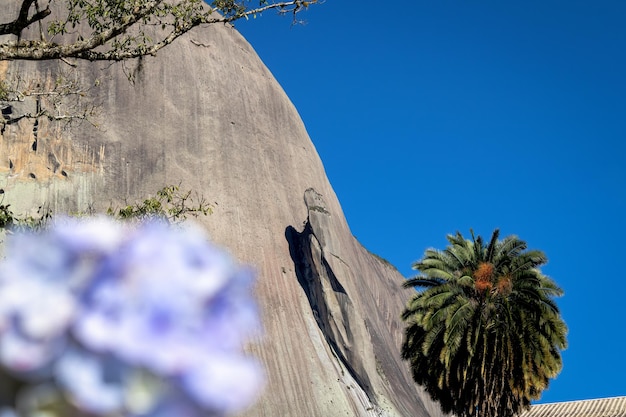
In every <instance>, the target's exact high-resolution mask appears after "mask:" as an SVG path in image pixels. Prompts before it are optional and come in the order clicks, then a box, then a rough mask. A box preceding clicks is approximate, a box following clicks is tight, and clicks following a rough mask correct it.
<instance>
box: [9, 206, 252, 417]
mask: <svg viewBox="0 0 626 417" xmlns="http://www.w3.org/2000/svg"><path fill="white" fill-rule="evenodd" d="M0 271H2V272H0V362H1V363H2V364H3V365H4V366H6V367H8V368H9V369H11V370H12V371H14V372H16V371H17V372H20V371H32V370H37V369H38V368H52V372H53V374H54V377H55V378H56V381H58V382H59V383H60V385H61V386H62V388H63V389H64V390H65V392H67V394H68V398H69V399H70V401H71V402H72V403H74V404H75V405H76V406H77V407H79V408H80V409H83V410H85V411H88V412H89V413H92V414H96V415H105V414H110V413H124V414H125V415H151V414H154V413H156V414H155V415H161V414H162V413H163V412H164V410H170V411H171V410H174V409H176V410H180V411H181V412H183V411H182V410H185V412H184V413H183V414H185V415H189V416H194V415H196V413H197V412H200V414H202V413H201V411H202V410H205V412H206V411H208V412H211V413H213V414H214V415H223V414H226V413H230V412H233V411H238V410H241V409H243V408H245V407H246V406H248V405H249V404H250V403H251V402H252V401H253V400H254V398H255V396H256V395H257V393H258V391H259V389H260V387H261V385H262V379H263V378H262V372H261V370H260V367H259V366H258V364H257V363H256V362H254V361H252V360H251V359H249V358H247V357H245V356H244V355H243V354H242V349H243V346H244V344H245V343H246V342H247V341H248V340H249V338H250V337H252V336H254V335H255V334H258V332H259V328H260V323H259V319H258V313H257V310H256V304H255V302H254V300H253V299H252V296H251V285H252V282H253V274H252V273H251V271H250V270H249V269H247V268H242V267H240V266H239V265H237V264H236V263H234V262H233V261H232V260H231V258H230V257H229V256H228V255H227V254H226V253H225V252H223V251H222V250H220V249H218V248H216V247H215V246H213V245H212V244H210V243H209V242H208V240H207V239H206V237H205V236H204V235H203V234H202V233H200V232H199V230H198V229H192V228H185V229H182V228H174V227H170V226H168V225H165V224H162V223H156V222H153V223H147V224H144V225H141V226H139V227H136V228H130V227H129V226H123V225H121V224H119V223H116V222H113V221H111V220H108V219H104V218H98V219H96V220H90V221H86V220H72V219H64V220H63V221H61V222H57V223H56V224H54V225H53V226H52V228H51V229H50V230H48V231H46V232H45V233H43V234H39V235H34V234H30V235H22V236H18V237H16V239H15V240H14V241H13V243H12V244H11V245H10V251H9V253H8V258H7V261H6V262H5V265H4V266H3V267H2V269H0ZM138 375H144V376H145V375H149V377H147V378H145V377H141V378H138ZM157 380H158V381H159V382H158V383H156V382H155V381H157ZM138 381H141V382H138ZM146 381H148V382H149V383H148V382H146ZM164 401H165V402H164ZM166 402H167V403H166ZM198 415H199V414H198Z"/></svg>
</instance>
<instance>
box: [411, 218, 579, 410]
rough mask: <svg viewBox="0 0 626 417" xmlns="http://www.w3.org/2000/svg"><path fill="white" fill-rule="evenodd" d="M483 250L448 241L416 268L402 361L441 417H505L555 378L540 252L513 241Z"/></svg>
mask: <svg viewBox="0 0 626 417" xmlns="http://www.w3.org/2000/svg"><path fill="white" fill-rule="evenodd" d="M498 237H499V231H498V230H495V231H494V232H493V235H492V236H491V240H490V241H489V242H485V241H483V239H482V238H481V237H480V236H474V233H473V232H472V239H471V240H470V239H465V238H464V237H463V236H462V235H461V234H460V233H458V232H457V234H456V235H449V236H448V241H449V242H450V245H449V246H448V247H447V248H446V249H445V250H443V251H439V250H436V249H428V250H427V251H426V252H425V254H424V257H423V258H422V259H421V260H420V261H418V262H416V263H415V264H414V266H413V267H414V269H417V270H418V271H420V272H421V274H420V275H418V276H416V277H414V278H411V279H409V280H408V281H407V282H406V283H405V286H406V287H420V288H421V289H422V290H421V291H419V292H418V293H417V294H415V296H414V297H413V298H412V300H411V301H410V302H409V303H408V306H407V308H406V309H405V311H404V313H403V314H402V318H403V319H404V320H405V322H406V323H407V327H406V330H405V336H406V337H405V341H404V344H403V346H402V357H403V359H405V360H407V361H409V363H410V365H411V370H412V373H413V378H414V379H415V381H416V382H417V383H418V384H420V385H422V386H424V388H425V389H426V391H427V392H428V393H429V394H430V396H431V398H432V399H433V400H435V401H438V402H439V403H440V405H441V408H442V410H443V411H444V412H446V413H453V414H455V415H457V416H458V417H479V416H480V417H495V416H513V415H515V414H518V413H520V412H521V411H523V410H524V409H527V408H528V407H529V406H530V401H531V400H534V399H538V398H539V397H540V396H541V392H542V391H543V390H544V389H546V388H547V386H548V382H549V380H550V379H551V378H554V377H556V375H557V374H558V373H559V372H560V370H561V367H562V363H561V354H560V352H561V350H562V349H565V347H566V333H567V328H566V326H565V323H564V322H563V320H562V318H561V316H560V313H559V309H558V307H557V306H556V304H555V302H554V300H553V298H554V297H557V296H560V295H562V290H561V289H560V288H559V287H558V286H557V285H556V284H555V283H554V281H552V280H551V279H550V278H548V277H547V276H545V275H543V274H542V273H541V271H540V270H539V267H540V266H541V265H543V264H545V263H546V262H547V258H546V256H545V255H544V254H543V252H541V251H538V250H527V245H526V242H524V241H522V240H520V239H518V238H517V237H516V236H508V237H506V238H504V239H503V240H498Z"/></svg>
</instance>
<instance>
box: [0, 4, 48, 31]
mask: <svg viewBox="0 0 626 417" xmlns="http://www.w3.org/2000/svg"><path fill="white" fill-rule="evenodd" d="M35 3H36V0H22V6H21V7H20V13H19V15H18V16H17V18H16V19H15V20H13V21H12V22H9V23H0V35H15V36H18V37H19V36H20V34H21V33H22V31H23V30H24V29H25V28H27V27H28V26H30V25H32V24H33V23H35V22H39V21H41V20H43V19H45V18H46V17H48V16H50V14H51V13H52V12H51V11H50V7H49V6H46V8H45V9H43V10H41V11H37V12H36V13H35V14H33V15H32V16H30V17H29V16H28V14H29V11H30V8H31V7H32V5H33V4H35Z"/></svg>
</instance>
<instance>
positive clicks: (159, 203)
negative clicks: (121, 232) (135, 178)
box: [0, 185, 213, 232]
mask: <svg viewBox="0 0 626 417" xmlns="http://www.w3.org/2000/svg"><path fill="white" fill-rule="evenodd" d="M10 207H11V205H10V204H2V205H0V230H2V229H4V230H9V231H11V232H13V231H16V230H24V229H30V230H38V229H42V228H45V227H46V225H47V224H48V222H49V221H50V220H51V219H52V212H51V211H50V210H49V209H46V208H44V207H39V209H38V210H37V215H36V216H32V215H26V214H15V213H13V211H12V210H11V208H10ZM212 212H213V206H212V205H211V204H209V203H207V201H206V199H205V198H204V197H202V196H200V195H197V194H194V193H193V192H192V191H191V190H189V191H181V190H180V186H178V185H168V186H166V187H163V188H162V189H160V190H159V191H157V193H156V194H155V195H154V196H149V197H147V198H145V199H144V200H143V201H142V202H140V203H136V204H129V205H126V206H125V207H122V208H115V207H113V206H110V207H109V208H108V209H107V211H106V213H107V215H109V216H111V217H113V218H114V219H116V220H124V221H134V222H143V221H147V220H157V219H158V220H164V221H165V222H167V223H180V222H183V221H185V220H186V219H187V218H188V217H189V216H192V217H198V216H208V215H209V214H211V213H212ZM94 214H96V212H95V211H94V210H93V209H89V210H87V211H85V212H78V213H73V216H74V217H84V216H90V215H94Z"/></svg>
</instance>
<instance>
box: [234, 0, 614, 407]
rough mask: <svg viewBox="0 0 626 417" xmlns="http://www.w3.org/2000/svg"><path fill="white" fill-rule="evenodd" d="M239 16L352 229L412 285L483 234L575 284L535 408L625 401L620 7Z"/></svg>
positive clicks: (404, 5)
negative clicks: (437, 260) (557, 367)
mask: <svg viewBox="0 0 626 417" xmlns="http://www.w3.org/2000/svg"><path fill="white" fill-rule="evenodd" d="M301 17H302V18H304V19H306V21H307V23H306V24H305V25H300V26H295V27H291V26H290V21H289V19H288V18H286V17H283V18H279V17H276V16H275V15H274V13H270V14H265V15H263V16H262V17H261V18H257V19H255V20H251V21H249V22H241V23H238V24H237V27H238V28H239V29H240V31H241V32H242V33H243V34H244V36H246V38H247V39H248V40H249V41H250V43H251V44H252V45H253V47H254V48H255V49H256V51H257V52H258V53H259V55H260V56H261V58H262V59H263V61H264V62H265V63H266V65H267V66H268V67H269V68H270V70H271V71H272V73H273V74H274V75H275V77H276V78H277V79H278V81H279V82H280V83H281V85H282V86H283V88H284V89H285V91H286V92H287V94H288V95H289V97H290V98H291V100H292V101H293V103H294V104H295V106H296V107H297V109H298V111H299V112H300V115H301V116H302V119H303V120H304V122H305V124H306V127H307V130H308V132H309V134H310V136H311V139H312V141H313V143H314V144H315V146H316V148H317V150H318V152H319V154H320V156H321V158H322V161H323V162H324V166H325V168H326V172H327V174H328V177H329V179H330V181H331V183H332V185H333V187H334V189H335V191H336V193H337V195H338V197H339V200H340V202H341V204H342V207H343V209H344V212H345V215H346V217H347V219H348V223H349V224H350V228H351V230H352V233H353V234H354V235H355V236H356V237H357V238H358V239H359V241H360V242H361V243H362V244H363V245H364V246H365V247H367V248H368V249H369V250H370V251H372V252H374V253H377V254H378V255H380V256H382V257H384V258H386V259H388V260H389V261H390V262H391V263H393V264H394V265H395V266H396V267H397V268H398V269H399V270H400V271H401V272H402V273H403V274H404V275H405V276H410V275H412V273H413V271H412V270H411V264H412V263H413V262H414V261H415V260H417V259H419V258H420V257H421V255H422V254H423V252H424V250H425V249H426V248H428V247H436V248H443V247H445V245H446V240H445V236H446V235H447V234H449V233H454V232H456V231H457V230H459V231H461V232H462V233H464V234H468V233H469V228H470V227H471V228H473V229H474V230H475V231H476V233H478V234H481V235H483V236H490V234H491V232H492V230H493V229H494V228H496V227H499V228H500V229H501V232H502V235H503V236H504V235H508V234H516V235H518V236H519V237H520V238H521V239H523V240H525V241H527V242H528V244H529V246H530V247H531V248H536V249H541V250H543V251H544V252H545V253H546V254H547V256H548V258H549V263H548V265H547V266H546V267H545V268H544V269H543V271H544V272H545V273H546V274H548V275H550V276H551V277H552V278H553V279H554V280H555V281H556V282H557V283H558V284H559V285H560V286H561V287H562V288H563V289H564V290H565V296H564V297H562V298H560V299H559V300H558V303H559V306H560V307H561V310H562V313H563V317H564V319H565V321H566V322H567V324H568V326H569V328H570V332H569V337H568V340H569V345H570V346H569V348H568V349H567V350H566V351H565V352H564V353H563V359H564V367H563V371H562V373H561V374H560V376H559V377H558V378H557V379H556V380H554V381H553V382H552V383H551V385H550V388H549V389H548V390H547V391H545V392H544V395H543V398H542V399H541V401H540V402H556V401H569V400H579V399H590V398H600V397H610V396H618V395H626V382H625V379H624V375H626V356H625V355H624V351H625V348H624V343H625V340H624V339H625V332H626V325H625V324H624V319H625V317H626V314H625V313H624V308H625V307H626V298H625V294H626V271H625V269H624V268H622V265H621V263H622V262H624V261H625V259H626V250H625V246H626V245H625V243H624V242H626V219H625V218H624V213H626V163H625V162H624V161H626V144H625V143H626V24H625V23H624V22H625V21H626V2H624V1H623V0H602V1H591V0H588V1H576V0H551V1H537V0H527V1H523V2H521V1H516V2H514V1H502V0H482V1H467V0H463V1H462V0H456V1H453V0H437V1H434V0H424V1H421V0H412V1H408V0H399V1H395V2H387V3H385V2H374V1H370V0H362V1H347V0H326V2H325V3H324V4H322V5H318V6H315V7H312V8H311V9H310V10H309V11H308V12H306V13H304V14H302V15H301Z"/></svg>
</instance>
